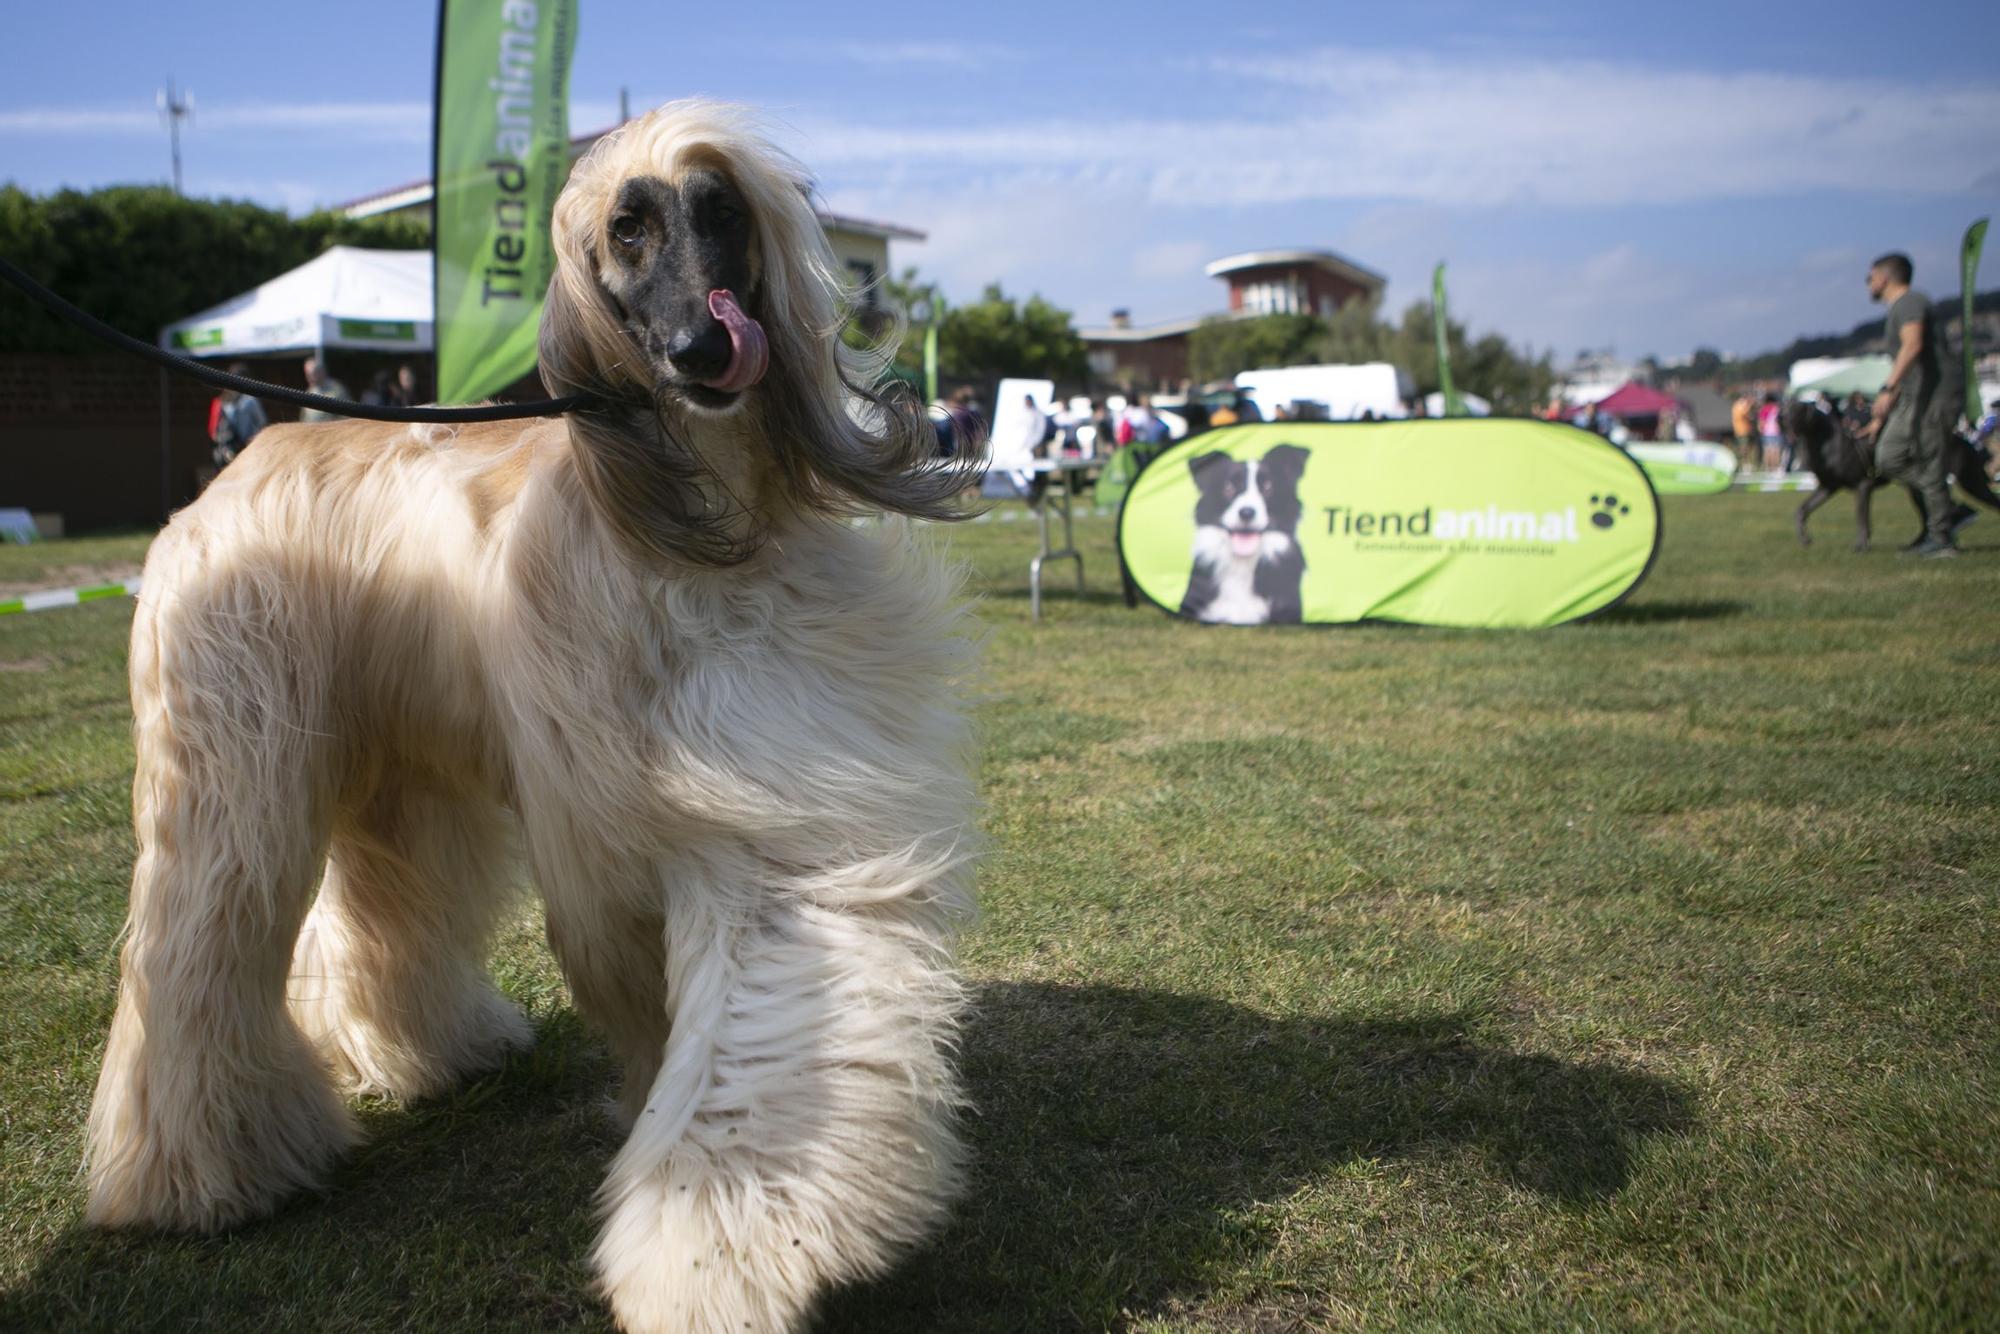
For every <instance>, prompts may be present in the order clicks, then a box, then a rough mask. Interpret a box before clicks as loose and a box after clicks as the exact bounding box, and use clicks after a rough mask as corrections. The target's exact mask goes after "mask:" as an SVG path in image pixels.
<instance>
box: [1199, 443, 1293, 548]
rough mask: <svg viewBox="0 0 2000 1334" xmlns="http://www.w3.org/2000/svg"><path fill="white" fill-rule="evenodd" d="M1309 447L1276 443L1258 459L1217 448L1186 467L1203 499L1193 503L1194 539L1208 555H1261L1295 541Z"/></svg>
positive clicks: (1288, 545) (1286, 546)
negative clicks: (1300, 495) (1301, 487)
mask: <svg viewBox="0 0 2000 1334" xmlns="http://www.w3.org/2000/svg"><path fill="white" fill-rule="evenodd" d="M1306 458H1307V451H1306V450H1304V449H1301V448H1300V447H1299V446H1297V445H1278V446H1275V447H1274V448H1272V449H1271V450H1269V451H1268V452H1266V453H1265V455H1264V457H1262V458H1260V459H1235V458H1231V457H1230V456H1229V455H1227V454H1224V453H1221V452H1219V451H1218V452H1214V453H1208V454H1203V455H1201V456H1200V457H1198V458H1195V459H1192V460H1190V461H1189V463H1188V468H1189V470H1190V471H1191V472H1193V474H1194V480H1195V485H1196V486H1198V487H1199V488H1201V499H1200V500H1198V501H1197V502H1196V503H1195V509H1194V521H1195V526H1196V529H1197V530H1198V534H1197V538H1196V541H1197V543H1200V544H1202V547H1203V551H1202V554H1203V555H1204V556H1207V557H1209V558H1210V559H1222V558H1234V559H1238V560H1252V559H1262V558H1265V557H1268V556H1273V555H1276V554H1279V552H1281V551H1282V550H1284V549H1287V548H1289V547H1290V546H1291V543H1292V534H1293V533H1294V532H1295V531H1296V529H1297V528H1298V523H1299V513H1300V505H1299V478H1300V477H1301V476H1303V475H1304V473H1305V467H1306Z"/></svg>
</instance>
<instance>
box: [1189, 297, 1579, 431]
mask: <svg viewBox="0 0 2000 1334" xmlns="http://www.w3.org/2000/svg"><path fill="white" fill-rule="evenodd" d="M1445 338H1446V342H1447V345H1448V346H1449V347H1450V350H1451V368H1452V379H1453V381H1454V382H1455V383H1456V384H1457V386H1458V388H1460V389H1462V390H1466V391H1468V392H1470V393H1474V394H1477V395H1479V396H1480V397H1481V398H1484V399H1486V400H1488V401H1489V402H1491V403H1492V404H1493V405H1494V406H1495V407H1496V408H1500V409H1503V410H1507V411H1513V412H1526V411H1528V410H1530V409H1531V408H1533V407H1534V406H1536V405H1537V404H1539V403H1540V402H1542V401H1543V400H1544V399H1545V398H1547V397H1548V393H1549V390H1550V388H1551V387H1552V386H1553V385H1554V384H1555V380H1556V375H1555V371H1554V369H1553V368H1552V367H1550V365H1549V359H1548V355H1547V354H1546V353H1544V354H1543V355H1542V357H1541V358H1540V359H1539V360H1536V359H1531V358H1530V357H1528V356H1527V355H1525V354H1523V353H1520V352H1516V351H1515V350H1514V348H1513V346H1512V345H1511V344H1509V343H1508V342H1507V340H1506V339H1505V338H1502V337H1501V336H1500V335H1499V334H1487V335H1485V336H1483V337H1481V338H1479V339H1478V340H1477V341H1470V340H1469V339H1468V335H1467V333H1466V329H1465V326H1464V325H1462V324H1459V323H1457V322H1456V321H1451V322H1447V325H1446V328H1445ZM1370 361H1386V362H1389V363H1390V364H1391V365H1395V366H1400V367H1402V368H1403V369H1404V370H1406V371H1408V372H1409V373H1410V378H1411V379H1412V380H1413V381H1415V382H1416V388H1417V392H1418V393H1419V394H1427V393H1430V392H1432V391H1433V390H1436V389H1438V388H1440V387H1441V386H1442V383H1443V382H1442V378H1441V377H1440V376H1439V375H1438V363H1437V334H1436V332H1435V330H1434V329H1433V327H1432V323H1431V305H1430V302H1428V301H1418V302H1415V303H1413V304H1412V305H1410V306H1409V307H1407V308H1406V309H1405V310H1404V311H1403V315H1402V318H1401V320H1400V321H1399V322H1397V323H1395V324H1390V323H1388V322H1387V321H1384V320H1382V319H1380V318H1378V307H1377V306H1376V304H1375V303H1374V302H1364V301H1356V302H1352V303H1350V304H1348V305H1346V306H1343V307H1341V308H1340V309H1339V310H1337V311H1335V312H1334V314H1333V316H1332V317H1331V318H1330V319H1321V318H1319V317H1318V316H1314V315H1260V316H1256V317H1254V318H1251V319H1232V318H1230V317H1229V316H1227V315H1221V316H1217V317H1215V318H1214V319H1211V320H1204V321H1203V322H1202V323H1201V325H1200V326H1198V327H1197V328H1196V329H1195V330H1194V332H1193V333H1191V334H1189V335H1188V367H1189V373H1190V374H1192V375H1193V376H1194V378H1195V379H1196V380H1197V381H1204V380H1221V379H1227V378H1229V377H1230V376H1233V375H1235V374H1236V373H1237V372H1239V371H1248V370H1259V369H1262V368H1266V367H1278V366H1353V365H1358V364H1361V363H1363V362H1370Z"/></svg>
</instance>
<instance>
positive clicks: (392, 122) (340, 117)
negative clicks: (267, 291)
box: [0, 102, 431, 143]
mask: <svg viewBox="0 0 2000 1334" xmlns="http://www.w3.org/2000/svg"><path fill="white" fill-rule="evenodd" d="M164 124H165V122H164V121H163V120H162V119H161V117H160V114H159V112H158V111H157V110H156V109H154V108H151V107H146V108H137V107H133V108H127V107H115V106H114V107H25V108H21V109H18V110H13V111H0V134H13V135H51V134H77V135H118V136H124V135H157V134H159V133H161V131H162V129H163V127H164ZM204 131H206V132H209V133H214V134H228V135H232V136H237V137H241V136H242V135H243V134H245V133H246V132H247V133H260V134H271V135H282V136H287V137H292V138H297V139H300V140H302V141H306V142H313V143H319V142H324V141H326V140H329V139H339V140H344V141H348V142H354V141H365V142H371V143H383V142H392V143H416V142H421V143H428V142H430V134H431V104H430V103H429V102H235V103H228V102H225V103H222V104H220V105H216V106H209V105H207V104H204V103H199V102H198V103H197V104H196V105H195V109H194V115H193V117H192V120H191V122H189V123H188V126H187V128H186V130H184V131H183V133H185V134H187V135H189V136H190V137H192V136H194V135H197V134H200V133H203V132H204Z"/></svg>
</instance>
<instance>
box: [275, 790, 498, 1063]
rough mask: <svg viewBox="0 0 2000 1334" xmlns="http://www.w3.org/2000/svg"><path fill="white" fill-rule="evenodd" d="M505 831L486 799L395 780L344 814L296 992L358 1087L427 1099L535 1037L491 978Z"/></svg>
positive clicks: (303, 941)
mask: <svg viewBox="0 0 2000 1334" xmlns="http://www.w3.org/2000/svg"><path fill="white" fill-rule="evenodd" d="M507 835H508V830H507V829H506V826H505V822H504V819H503V816H502V813H501V811H500V810H499V809H498V807H497V806H495V805H494V804H493V803H492V801H491V799H490V798H488V797H487V796H486V795H485V794H483V793H478V792H465V791H458V790H453V789H452V788H450V787H448V786H446V785H444V784H443V783H442V782H441V781H440V780H436V779H419V778H415V777H412V776H408V775H399V774H392V775H390V776H388V777H386V778H385V779H383V780H382V781H381V782H380V783H378V784H377V785H376V786H375V788H374V790H373V791H372V792H371V793H369V794H368V795H367V797H366V798H365V799H364V800H361V801H359V802H357V803H355V804H354V805H353V806H351V807H350V808H348V809H344V810H342V811H341V812H340V813H339V814H337V815H336V816H335V817H334V825H333V846H332V851H331V854H330V856H329V858H328V863H327V870H326V879H325V880H324V881H323V882H322V883H321V885H320V891H319V901H318V902H317V903H316V904H315V905H314V906H313V910H312V913H311V914H310V915H309V916H308V917H307V918H306V924H305V929H304V930H303V931H302V932H301V933H300V935H299V942H298V947H297V949H296V950H295V952H294V954H293V961H292V976H291V981H290V984H289V991H290V999H291V1006H292V1013H293V1015H294V1016H295V1017H296V1018H297V1019H298V1021H299V1024H300V1026H301V1027H302V1028H304V1029H305V1031H306V1033H307V1034H308V1035H309V1036H311V1037H312V1038H313V1039H314V1041H316V1042H317V1043H318V1044H319V1046H320V1049H321V1051H322V1052H324V1053H325V1054H326V1056H327V1057H328V1058H329V1059H330V1060H332V1062H333V1064H334V1068H335V1069H336V1071H337V1072H339V1073H340V1074H341V1075H342V1076H343V1078H344V1079H345V1081H346V1082H347V1083H348V1084H349V1085H350V1086H351V1087H352V1088H354V1089H355V1090H356V1091H359V1092H364V1093H382V1094H389V1095H391V1096H395V1097H400V1098H420V1097H425V1096H427V1095H429V1094H433V1093H437V1092H441V1091H442V1090H444V1089H446V1088H449V1087H451V1086H452V1085H453V1084H456V1083H457V1082H459V1081H460V1080H461V1079H463V1078H464V1077H465V1076H467V1075H472V1074H477V1073H479V1072H481V1071H484V1070H490V1069H492V1068H493V1067H495V1066H497V1065H498V1064H499V1063H500V1061H501V1059H502V1058H503V1056H504V1055H505V1053H506V1052H507V1051H508V1050H509V1049H512V1048H520V1047H525V1046H527V1045H528V1044H529V1042H530V1041H531V1040H532V1035H531V1033H530V1031H529V1028H528V1024H527V1021H526V1020H524V1019H523V1018H522V1017H521V1012H520V1010H518V1009H517V1008H515V1006H514V1005H513V1004H512V1003H510V1002H509V1001H507V1000H506V999H504V998H503V997H502V996H501V995H500V993H499V992H498V991H497V990H495V988H494V986H493V981H492V979H491V977H489V976H488V974H487V971H486V955H487V950H488V948H489V946H490V944H491V942H492V936H493V928H494V925H495V922H496V919H497V918H498V916H499V914H500V912H501V910H502V908H503V907H504V906H505V904H506V897H505V896H504V895H503V893H502V892H501V886H502V881H503V877H504V875H505V871H506V868H507V865H508V862H509V857H508V846H509V839H508V836H507Z"/></svg>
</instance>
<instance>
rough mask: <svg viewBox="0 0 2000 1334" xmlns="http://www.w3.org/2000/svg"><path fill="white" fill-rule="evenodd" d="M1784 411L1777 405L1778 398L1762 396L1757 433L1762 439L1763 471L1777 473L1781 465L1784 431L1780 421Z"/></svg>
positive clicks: (1768, 395)
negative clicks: (1762, 401)
mask: <svg viewBox="0 0 2000 1334" xmlns="http://www.w3.org/2000/svg"><path fill="white" fill-rule="evenodd" d="M1784 415H1785V414H1784V410H1783V409H1782V408H1781V407H1779V405H1778V396H1777V395H1776V394H1773V393H1768V392H1767V393H1766V394H1765V395H1764V403H1763V406H1762V407H1759V408H1758V409H1757V432H1758V434H1759V435H1761V436H1763V438H1764V471H1765V472H1777V471H1778V470H1779V468H1780V466H1781V464H1782V463H1783V458H1784V448H1785V430H1784V426H1783V424H1782V421H1781V419H1782V418H1783V417H1784Z"/></svg>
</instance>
